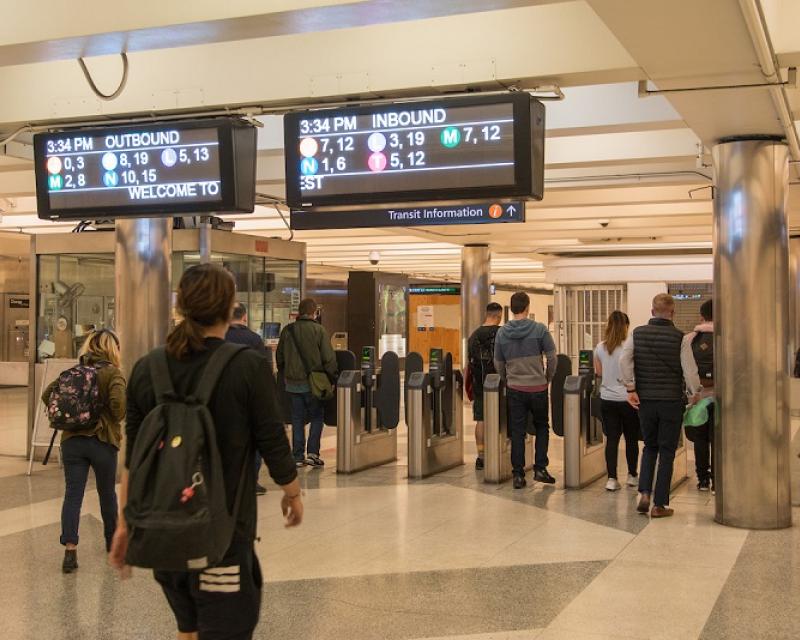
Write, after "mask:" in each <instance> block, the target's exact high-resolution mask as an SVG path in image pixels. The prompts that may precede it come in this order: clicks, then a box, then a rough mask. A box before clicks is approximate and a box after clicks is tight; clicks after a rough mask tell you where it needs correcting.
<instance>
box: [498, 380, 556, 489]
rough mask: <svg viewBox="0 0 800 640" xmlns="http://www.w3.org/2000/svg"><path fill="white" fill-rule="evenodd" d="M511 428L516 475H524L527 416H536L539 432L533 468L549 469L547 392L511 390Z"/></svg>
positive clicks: (509, 414) (535, 420)
mask: <svg viewBox="0 0 800 640" xmlns="http://www.w3.org/2000/svg"><path fill="white" fill-rule="evenodd" d="M507 395H508V425H509V427H510V428H511V467H512V468H513V470H514V475H525V434H526V432H527V426H528V414H529V413H530V414H531V416H532V417H533V428H534V430H535V432H536V445H535V455H534V462H533V466H534V469H547V465H548V464H549V462H550V461H549V460H548V458H547V450H548V448H549V444H550V414H549V407H548V401H547V398H548V396H547V391H537V392H533V393H528V392H524V391H515V390H514V389H509V390H508V392H507Z"/></svg>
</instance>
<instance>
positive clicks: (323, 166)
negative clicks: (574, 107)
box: [284, 93, 544, 209]
mask: <svg viewBox="0 0 800 640" xmlns="http://www.w3.org/2000/svg"><path fill="white" fill-rule="evenodd" d="M284 136H285V150H286V194H287V201H288V204H289V206H290V207H291V208H292V209H307V208H318V207H330V206H342V205H345V206H346V205H357V204H374V203H385V202H409V201H426V200H427V201H431V200H464V199H467V198H488V197H506V198H508V197H532V198H536V199H541V198H542V195H543V183H544V106H543V105H542V104H541V103H540V102H538V101H536V100H533V99H532V98H531V97H530V95H529V94H527V93H516V94H505V95H499V96H497V95H495V96H479V97H474V98H473V97H469V98H452V99H442V100H437V101H426V102H406V103H399V104H391V105H385V104H384V105H376V106H365V107H353V108H345V109H325V110H319V111H308V112H301V113H292V114H288V115H286V116H285V117H284Z"/></svg>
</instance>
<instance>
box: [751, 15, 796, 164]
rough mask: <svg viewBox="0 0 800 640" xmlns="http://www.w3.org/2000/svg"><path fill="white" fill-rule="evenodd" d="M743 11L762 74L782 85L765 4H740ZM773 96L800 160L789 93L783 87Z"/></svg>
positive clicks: (787, 137)
mask: <svg viewBox="0 0 800 640" xmlns="http://www.w3.org/2000/svg"><path fill="white" fill-rule="evenodd" d="M739 7H740V8H741V10H742V15H743V16H744V21H745V23H746V24H747V30H748V31H749V32H750V40H751V41H752V43H753V47H754V49H755V52H756V57H757V58H758V64H759V65H760V66H761V73H762V74H763V75H764V78H766V79H767V80H768V81H769V82H780V81H781V75H780V69H779V67H778V60H777V58H776V57H775V50H774V49H773V48H772V41H771V40H770V38H769V33H768V32H767V27H766V21H765V20H764V12H763V10H762V8H761V2H760V1H759V0H739ZM769 92H770V96H771V97H772V102H773V103H774V105H775V109H776V110H777V112H778V118H779V119H780V121H781V125H782V126H783V130H784V132H785V133H786V142H787V143H788V144H789V150H790V151H791V153H792V158H794V159H795V160H800V136H798V134H797V129H795V127H794V120H793V118H792V112H791V108H790V106H789V97H788V96H787V95H786V89H785V88H784V87H782V86H775V87H770V89H769Z"/></svg>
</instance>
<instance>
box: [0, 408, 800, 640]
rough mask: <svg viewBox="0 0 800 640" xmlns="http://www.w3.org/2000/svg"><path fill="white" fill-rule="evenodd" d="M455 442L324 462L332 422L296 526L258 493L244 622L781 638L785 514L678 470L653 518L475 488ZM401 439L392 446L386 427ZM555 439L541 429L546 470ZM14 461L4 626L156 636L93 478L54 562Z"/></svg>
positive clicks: (58, 489) (787, 612)
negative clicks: (253, 566) (123, 575)
mask: <svg viewBox="0 0 800 640" xmlns="http://www.w3.org/2000/svg"><path fill="white" fill-rule="evenodd" d="M4 404H5V403H4ZM5 410H6V411H9V409H8V408H7V407H6V409H5ZM798 426H800V422H798V423H795V424H794V427H795V429H797V427H798ZM469 440H470V441H469V442H468V443H467V452H466V459H467V460H468V461H469V464H467V465H465V466H463V467H460V468H457V469H453V470H451V471H449V472H447V473H444V474H440V475H438V476H434V477H432V478H428V479H426V480H422V481H417V482H409V481H408V480H407V479H406V478H405V475H406V466H405V465H406V460H405V456H402V457H401V459H400V460H398V461H397V463H394V464H391V465H386V466H383V467H379V468H376V469H372V470H369V471H365V472H362V473H358V474H353V475H350V476H342V475H337V474H336V473H335V470H334V469H333V466H334V465H333V463H334V462H335V450H334V447H335V444H336V441H335V431H334V430H332V429H328V430H326V434H325V437H324V440H323V456H324V457H325V458H326V459H327V460H328V463H329V464H328V467H326V468H325V469H324V470H318V469H310V468H305V469H302V470H301V479H302V482H303V485H304V487H305V492H306V496H305V504H306V519H305V522H304V523H303V525H302V526H301V527H300V528H298V529H294V530H287V529H284V528H283V526H282V519H281V514H280V510H279V495H280V493H279V491H277V490H273V489H270V490H269V491H268V493H267V495H266V496H264V497H262V498H259V533H260V535H261V541H260V542H258V543H257V550H258V555H259V557H260V558H261V562H262V566H263V569H264V574H265V587H264V598H263V602H264V606H263V610H262V619H261V623H260V625H259V628H258V630H257V632H256V636H255V637H256V638H279V639H283V638H294V637H303V638H311V639H316V638H319V639H326V640H327V639H334V640H338V639H342V640H344V639H347V640H359V639H362V638H363V639H372V638H374V639H390V638H391V639H397V640H422V639H427V640H434V639H436V640H443V639H444V638H449V639H451V640H456V639H461V640H465V639H467V638H469V639H472V640H521V639H523V638H524V639H532V638H536V639H544V640H575V639H584V638H585V639H587V640H608V639H610V638H621V639H624V638H629V639H633V640H636V639H640V640H641V639H645V638H647V639H650V638H674V639H676V640H678V639H680V640H685V639H693V638H703V639H708V640H718V639H725V640H738V639H739V638H741V639H745V638H746V639H748V640H750V639H752V638H759V639H760V638H770V639H773V638H774V639H776V640H777V639H782V638H787V639H788V638H796V637H797V629H798V628H800V606H798V602H800V537H799V534H798V531H800V529H799V528H797V527H795V528H793V529H790V530H786V531H780V532H749V531H746V530H741V529H731V528H726V527H722V526H719V525H717V524H714V522H713V509H714V507H713V502H712V497H711V496H710V495H709V494H701V493H698V492H697V491H696V489H695V488H694V482H691V481H690V482H686V483H684V484H683V485H682V486H681V487H679V488H678V490H677V491H676V492H675V494H674V496H673V506H674V507H675V508H676V512H677V513H676V516H675V517H674V518H672V519H669V520H663V521H652V522H651V521H650V520H649V519H648V518H647V517H644V516H641V515H638V514H637V513H636V512H635V504H636V494H635V491H633V490H630V489H623V490H622V491H619V492H617V493H608V492H606V491H604V490H603V487H602V484H603V483H602V481H600V482H598V483H596V484H594V485H592V486H591V487H589V488H587V489H585V490H582V491H567V490H565V489H564V488H563V486H562V485H561V483H560V482H559V484H557V485H556V486H555V487H549V486H548V487H545V486H542V485H537V484H532V485H530V486H529V487H528V488H526V489H525V490H522V491H514V490H513V489H512V488H511V487H510V486H509V484H508V483H506V484H504V485H500V486H494V485H484V484H483V483H482V481H481V476H480V474H478V473H476V472H475V471H474V469H473V468H472V466H471V461H472V458H473V454H474V443H473V442H472V441H471V439H469ZM399 442H400V450H401V451H404V450H405V446H406V440H405V433H404V432H403V430H402V429H401V431H400V433H399ZM799 444H800V435H797V436H795V440H794V443H793V445H794V446H795V447H797V446H798V445H799ZM559 447H560V440H559V439H557V438H554V439H553V441H552V444H551V453H552V457H553V458H554V461H553V465H552V469H553V471H554V473H555V474H557V475H558V476H559V479H560V475H561V473H560V455H559ZM690 466H691V465H690ZM25 469H26V465H25V461H24V458H20V457H16V458H14V457H0V558H3V562H4V571H2V572H0V593H2V594H3V606H2V611H3V612H4V615H3V633H2V637H3V638H10V639H12V640H17V639H27V638H31V639H37V640H38V639H39V638H45V637H48V638H50V637H52V638H64V639H65V640H66V639H67V638H68V639H69V640H82V639H84V638H85V639H87V640H88V639H95V638H97V639H116V638H120V639H121V638H137V639H139V638H143V639H150V638H168V637H172V629H173V623H172V619H171V616H170V613H169V610H168V608H167V606H166V604H165V602H164V600H163V598H162V596H161V594H160V592H159V590H158V588H157V587H156V585H155V583H154V582H153V580H152V578H151V577H150V576H149V575H148V573H147V572H145V571H137V572H135V574H134V577H133V578H132V579H131V580H130V581H127V582H120V581H119V579H118V578H117V577H116V575H115V574H114V573H113V572H111V571H110V570H109V569H108V568H107V567H106V566H105V564H104V553H103V549H102V542H101V525H100V521H99V517H100V516H99V508H98V504H97V498H96V494H94V492H92V491H89V492H88V493H87V496H86V500H85V502H84V516H83V519H82V521H81V536H82V543H81V546H80V561H81V568H80V570H79V571H78V573H77V574H76V575H72V576H62V575H61V573H60V571H59V565H60V558H61V554H62V549H61V547H60V546H59V545H58V543H57V539H58V533H59V530H60V524H59V520H60V509H61V496H62V493H63V485H62V477H61V471H60V470H59V469H58V467H57V465H51V466H49V467H47V468H44V469H43V468H41V466H37V467H36V469H35V472H34V474H33V476H31V477H30V478H29V477H27V476H26V475H24V471H25ZM262 481H266V476H264V477H263V478H262ZM795 520H796V521H800V509H796V510H795Z"/></svg>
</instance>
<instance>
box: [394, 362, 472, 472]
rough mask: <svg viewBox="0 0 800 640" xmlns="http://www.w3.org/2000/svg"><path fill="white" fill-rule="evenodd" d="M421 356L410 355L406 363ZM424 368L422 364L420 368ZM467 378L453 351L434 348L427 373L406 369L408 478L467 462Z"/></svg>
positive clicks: (416, 364) (417, 365)
mask: <svg viewBox="0 0 800 640" xmlns="http://www.w3.org/2000/svg"><path fill="white" fill-rule="evenodd" d="M409 362H411V363H412V367H413V368H414V369H417V368H418V367H419V365H421V362H422V358H421V357H420V356H419V354H415V353H412V354H409V356H408V357H407V358H406V366H407V367H408V366H409ZM419 368H421V367H419ZM463 407H464V379H463V376H462V375H461V371H459V370H455V371H454V370H453V357H452V354H450V353H447V354H446V355H443V353H442V350H441V349H431V358H430V366H429V370H428V373H425V372H424V371H421V370H414V371H410V372H408V371H407V379H406V424H407V425H408V477H409V478H426V477H428V476H430V475H433V474H435V473H439V472H441V471H446V470H447V469H452V468H453V467H457V466H459V465H462V464H464V420H463Z"/></svg>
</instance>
